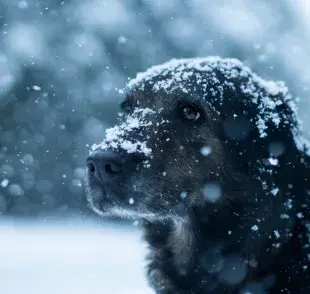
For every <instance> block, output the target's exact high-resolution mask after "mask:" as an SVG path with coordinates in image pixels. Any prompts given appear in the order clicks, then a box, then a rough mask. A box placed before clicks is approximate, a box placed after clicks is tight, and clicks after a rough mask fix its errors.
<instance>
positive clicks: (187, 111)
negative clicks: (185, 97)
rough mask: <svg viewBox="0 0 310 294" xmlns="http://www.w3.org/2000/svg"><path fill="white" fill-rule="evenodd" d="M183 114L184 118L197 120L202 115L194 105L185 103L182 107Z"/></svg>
mask: <svg viewBox="0 0 310 294" xmlns="http://www.w3.org/2000/svg"><path fill="white" fill-rule="evenodd" d="M181 116H182V118H183V119H184V120H188V121H196V120H197V119H199V117H200V112H199V110H198V109H197V107H195V106H193V105H185V106H183V107H182V109H181Z"/></svg>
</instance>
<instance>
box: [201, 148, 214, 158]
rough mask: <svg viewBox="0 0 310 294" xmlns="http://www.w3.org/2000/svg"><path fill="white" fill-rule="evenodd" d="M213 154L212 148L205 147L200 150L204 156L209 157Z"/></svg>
mask: <svg viewBox="0 0 310 294" xmlns="http://www.w3.org/2000/svg"><path fill="white" fill-rule="evenodd" d="M211 152H212V149H211V147H210V146H203V147H202V148H201V149H200V153H201V154H202V155H203V156H208V155H210V154H211Z"/></svg>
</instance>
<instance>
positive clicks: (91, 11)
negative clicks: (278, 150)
mask: <svg viewBox="0 0 310 294" xmlns="http://www.w3.org/2000/svg"><path fill="white" fill-rule="evenodd" d="M309 16H310V2H309V3H308V2H307V1H295V0H282V1H269V0H265V1H247V0H236V1H229V0H227V1H224V0H218V1H212V0H191V1H178V0H169V1H167V0H128V1H125V0H123V1H121V0H108V1H106V0H71V1H70V0H66V1H59V0H28V1H25V0H21V1H18V0H0V36H1V37H0V118H1V120H0V183H1V185H0V213H2V214H5V215H28V216H36V215H38V214H40V215H44V216H47V215H56V216H58V215H59V216H60V215H66V214H67V213H71V212H72V213H76V212H77V213H79V211H80V210H81V209H83V207H84V205H85V203H83V201H84V200H83V197H82V193H83V187H82V185H83V177H84V163H85V158H86V156H87V154H88V150H89V146H88V144H89V145H92V144H93V143H94V142H99V141H101V140H102V138H103V136H104V130H105V128H106V127H107V126H109V125H110V124H112V123H113V122H115V118H116V116H115V114H116V112H117V106H118V105H117V104H118V102H119V101H120V99H121V95H119V94H118V92H117V89H118V88H122V87H123V86H124V85H125V83H126V81H127V80H128V78H130V77H134V76H135V74H136V73H137V72H138V71H144V70H145V69H147V68H148V67H149V66H151V65H154V64H158V63H161V62H164V61H167V60H169V59H171V58H178V57H196V56H207V55H220V56H223V57H237V58H239V59H241V60H242V61H244V62H246V63H247V64H249V65H250V66H251V67H252V68H253V69H254V70H255V71H257V72H258V73H259V74H261V75H262V76H263V77H265V78H268V79H277V80H278V79H281V80H284V81H285V82H286V83H287V84H288V86H289V87H290V89H291V91H292V92H293V93H294V94H295V95H296V96H298V97H300V102H299V109H300V115H301V117H302V119H303V120H304V123H305V125H306V129H308V128H307V126H308V125H309V123H310V119H309V118H308V112H309V101H310V100H309V98H308V96H309V86H310V66H309V60H310V59H309V55H310V50H309V49H310V18H309ZM83 213H86V212H83Z"/></svg>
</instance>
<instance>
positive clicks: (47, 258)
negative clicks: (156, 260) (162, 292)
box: [0, 221, 153, 294]
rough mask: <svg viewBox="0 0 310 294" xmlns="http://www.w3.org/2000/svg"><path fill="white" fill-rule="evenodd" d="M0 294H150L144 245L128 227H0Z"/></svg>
mask: <svg viewBox="0 0 310 294" xmlns="http://www.w3.org/2000/svg"><path fill="white" fill-rule="evenodd" d="M0 232H1V233H0V234H1V237H0V239H1V242H0V243H1V244H0V276H1V290H0V293H1V294H20V293H23V294H55V293H57V294H88V293H91V294H97V293H98V294H105V293H113V294H127V293H128V294H140V293H141V294H149V293H153V292H152V291H151V290H150V289H149V288H148V286H147V282H146V279H145V275H144V265H145V263H144V261H143V260H144V256H145V253H146V248H145V245H144V244H142V243H141V235H140V234H139V232H138V230H137V229H136V228H135V227H134V226H132V227H121V226H112V225H105V226H99V225H96V224H87V225H85V224H83V225H81V224H79V223H75V222H70V224H69V225H68V224H65V223H60V222H57V223H55V224H48V225H42V224H41V225H40V224H38V223H28V224H27V225H25V224H22V223H21V222H19V223H16V222H14V221H9V222H6V223H2V224H1V225H0Z"/></svg>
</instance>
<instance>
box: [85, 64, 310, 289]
mask: <svg viewBox="0 0 310 294" xmlns="http://www.w3.org/2000/svg"><path fill="white" fill-rule="evenodd" d="M178 62H179V63H178ZM175 77H178V78H175ZM271 86H272V87H273V88H270V83H266V81H264V80H262V79H261V78H259V77H258V76H256V75H255V74H254V73H252V72H251V71H250V70H249V69H247V68H246V67H244V65H243V64H241V63H240V62H238V61H236V60H227V59H219V58H218V59H217V58H215V59H212V58H211V59H208V58H207V59H201V60H182V61H173V62H170V63H168V64H166V65H164V66H161V67H157V68H154V69H152V70H151V71H149V72H147V73H146V74H144V75H142V76H140V77H138V78H137V80H134V81H133V82H131V83H129V87H128V88H129V90H128V94H127V98H126V100H125V102H124V103H123V105H122V107H123V110H124V113H125V114H124V119H125V120H126V119H127V122H125V127H124V132H119V133H117V130H116V133H117V138H116V137H115V138H113V137H110V139H109V138H108V139H106V140H105V141H104V143H102V144H101V145H97V146H95V147H94V149H96V150H100V147H101V148H102V149H105V150H112V151H113V152H115V153H117V154H120V155H121V156H122V159H123V162H124V166H123V169H122V173H121V174H120V175H119V176H118V177H117V178H114V179H113V180H109V181H107V182H105V184H104V185H101V184H100V183H97V182H96V181H94V179H92V177H91V175H89V176H88V177H87V180H86V182H87V188H88V199H89V201H90V203H91V205H92V207H93V208H94V209H95V210H96V211H97V212H98V213H101V214H102V215H104V216H123V217H124V216H125V217H132V218H140V219H141V223H142V227H143V229H144V232H145V239H146V241H147V242H148V243H149V245H150V254H149V257H148V258H149V266H148V270H147V273H148V277H149V281H150V284H151V285H152V287H153V288H154V289H155V290H156V293H162V294H168V293H171V294H172V293H184V294H185V293H197V294H200V293H210V294H211V293H212V294H215V293H216V294H217V293H219V294H220V293H241V294H245V293H252V294H262V293H272V294H278V293H293V294H306V293H310V269H309V267H308V265H309V263H310V250H309V243H310V227H309V228H308V223H307V222H309V221H310V220H309V218H310V217H309V188H310V183H309V181H310V170H309V164H310V160H309V156H308V155H307V154H306V153H307V152H308V151H307V147H306V145H304V144H303V142H299V141H300V140H299V135H300V134H299V131H300V126H299V122H298V120H297V116H296V113H295V110H294V106H293V103H292V100H291V96H290V95H289V94H288V93H287V91H286V89H285V88H284V87H283V86H281V85H277V86H276V85H274V84H271ZM274 89H276V90H274ZM271 102H273V103H271ZM270 103H271V104H270ZM187 105H189V106H190V107H194V109H197V111H199V113H200V117H199V118H198V119H197V121H186V120H184V118H182V115H180V111H182V110H183V109H184V107H185V106H187ZM144 108H150V109H152V110H153V112H149V113H147V114H145V115H144V116H142V117H141V115H140V114H139V113H136V114H134V113H133V112H134V111H135V110H136V109H144ZM128 118H129V120H130V119H132V118H138V120H140V122H141V121H142V122H143V123H142V124H141V123H140V125H138V126H137V127H135V128H130V127H126V126H128V124H130V122H129V123H128ZM262 120H263V122H262ZM114 131H115V130H114ZM111 138H112V139H111ZM109 140H110V141H109ZM113 140H114V141H113ZM124 140H129V142H133V143H137V142H139V141H144V140H146V141H145V143H146V146H147V147H148V148H150V149H151V150H152V151H151V154H147V153H146V152H144V151H143V147H141V146H140V147H137V148H136V150H135V152H132V151H131V152H132V153H126V152H124V149H126V148H125V147H124V146H122V145H121V144H120V143H121V142H123V141H124ZM298 140H299V141H298ZM111 142H114V143H115V142H116V144H112V143H111ZM140 143H141V142H140ZM140 145H141V144H140ZM203 146H208V148H209V149H210V150H211V153H210V154H208V155H203V154H202V153H201V148H202V147H203ZM276 146H278V147H277V148H275V147H276ZM270 158H271V159H270ZM276 160H277V161H276ZM206 184H207V185H211V186H209V187H211V188H210V189H211V190H210V189H209V190H208V189H206ZM212 188H213V189H215V191H212ZM219 191H220V193H221V194H220V197H219V198H216V199H215V200H214V201H213V200H212V199H211V200H210V198H209V194H210V193H211V194H212V193H219ZM211 194H210V195H211ZM94 195H95V196H96V197H94ZM206 196H207V197H206ZM211 196H212V195H211ZM131 198H132V199H133V200H134V202H133V203H132V202H131V203H128V202H129V199H131Z"/></svg>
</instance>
